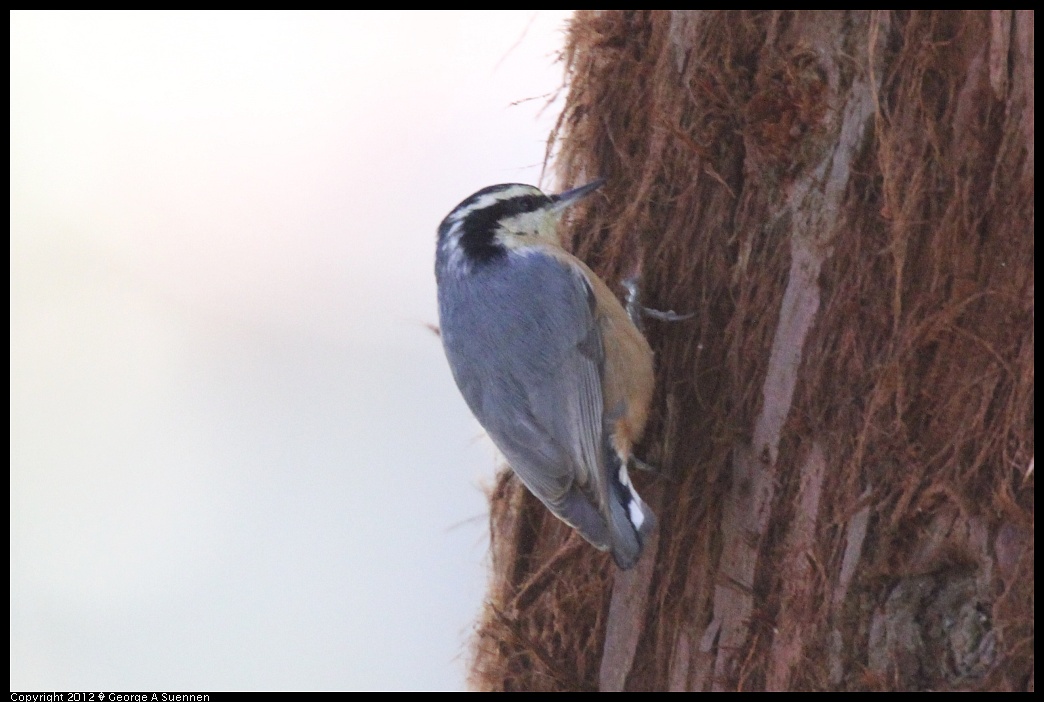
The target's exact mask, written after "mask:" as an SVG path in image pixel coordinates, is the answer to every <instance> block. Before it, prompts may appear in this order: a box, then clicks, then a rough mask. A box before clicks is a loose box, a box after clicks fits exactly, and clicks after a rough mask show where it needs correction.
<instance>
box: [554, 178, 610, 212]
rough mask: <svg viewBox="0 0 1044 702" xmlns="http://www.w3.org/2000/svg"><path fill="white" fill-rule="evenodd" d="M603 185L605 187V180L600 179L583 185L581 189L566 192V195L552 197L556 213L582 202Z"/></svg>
mask: <svg viewBox="0 0 1044 702" xmlns="http://www.w3.org/2000/svg"><path fill="white" fill-rule="evenodd" d="M603 185H605V178H599V179H598V180H596V181H593V182H590V183H588V184H587V185H581V186H580V187H579V188H573V189H572V190H566V191H565V192H564V193H560V194H558V195H552V196H551V199H552V200H554V201H555V204H554V210H555V212H561V211H562V210H564V209H565V208H567V207H569V206H570V205H573V204H576V202H577V201H578V200H580V198H582V197H584V196H585V195H590V194H591V193H593V192H594V191H595V190H598V188H600V187H602V186H603Z"/></svg>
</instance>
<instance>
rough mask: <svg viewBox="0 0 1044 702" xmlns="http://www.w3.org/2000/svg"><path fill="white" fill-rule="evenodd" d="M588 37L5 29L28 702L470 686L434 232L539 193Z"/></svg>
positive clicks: (56, 24) (342, 16)
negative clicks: (551, 139) (568, 70)
mask: <svg viewBox="0 0 1044 702" xmlns="http://www.w3.org/2000/svg"><path fill="white" fill-rule="evenodd" d="M566 17H567V14H566V13H564V12H556V13H540V14H534V13H533V12H531V11H525V12H490V13H469V14H447V13H437V14H425V13H406V14H399V13H376V14H367V13H349V12H346V13H320V14H301V13H290V14H282V13H272V14H269V13H265V14H249V13H203V14H196V13H187V14H182V13H178V14H168V13H157V12H144V13H37V12H15V13H13V14H12V15H11V415H12V419H11V688H12V689H14V690H26V689H29V690H88V691H101V690H105V691H113V690H117V691H118V690H163V689H167V690H223V689H258V690H263V689H289V688H294V689H450V690H452V689H460V688H462V687H463V686H464V670H465V661H466V650H467V648H466V642H467V639H468V636H469V635H470V632H471V627H472V625H473V622H474V619H475V615H476V614H477V612H478V608H479V605H480V602H481V598H482V595H483V591H484V587H485V581H486V570H485V569H486V565H487V561H486V546H487V543H486V539H487V509H486V502H485V497H484V494H483V491H482V490H483V486H484V485H488V484H490V483H491V481H492V475H493V472H494V465H495V461H494V452H493V449H492V445H491V444H489V443H488V441H486V440H484V439H482V438H481V432H480V429H479V427H478V425H477V423H476V422H475V421H474V420H473V419H472V418H471V417H470V415H469V414H468V412H467V408H466V407H465V405H464V403H463V401H462V400H461V399H460V397H459V395H458V394H457V391H456V388H455V387H454V386H453V382H452V379H451V377H450V374H449V372H448V368H447V366H446V362H445V359H444V357H443V355H442V349H441V346H440V345H439V342H438V339H437V338H436V337H435V336H434V335H433V334H432V333H431V332H430V331H429V330H428V328H427V327H426V325H427V324H433V323H436V322H437V315H436V307H435V282H434V277H433V273H432V265H433V255H434V236H435V227H436V226H437V224H438V222H439V220H441V218H442V217H443V216H444V215H445V214H446V212H448V211H449V210H450V209H451V208H452V207H453V206H454V205H455V204H456V203H457V202H459V201H460V200H462V199H463V198H464V197H466V196H467V195H469V194H470V193H471V192H473V191H474V190H477V189H478V188H480V187H483V186H485V185H489V184H492V183H497V182H507V181H522V182H531V183H538V182H539V178H540V172H541V168H540V166H541V161H542V159H543V155H544V149H545V139H546V137H547V134H548V132H549V130H550V127H551V125H552V124H553V122H554V119H555V117H556V116H557V110H558V104H556V105H554V106H552V107H550V108H545V105H546V104H547V100H548V98H549V94H550V93H552V92H554V91H555V90H556V88H558V86H559V85H560V83H561V80H562V72H561V65H560V64H556V63H555V58H556V54H555V52H556V51H557V49H558V48H560V46H561V44H562V41H563V36H564V34H563V32H564V26H565V25H564V22H565V19H566ZM527 98H533V99H530V100H527ZM516 101H523V102H521V103H519V104H517V105H514V106H512V103H514V102H516ZM542 108H544V109H543V111H542V112H541V110H542ZM543 185H545V186H552V185H554V184H553V183H549V182H547V179H545V182H544V183H543Z"/></svg>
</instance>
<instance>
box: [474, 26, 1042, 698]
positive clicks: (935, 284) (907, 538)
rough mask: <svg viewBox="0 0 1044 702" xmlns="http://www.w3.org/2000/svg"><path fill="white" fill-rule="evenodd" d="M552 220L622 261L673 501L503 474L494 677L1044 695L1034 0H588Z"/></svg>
mask: <svg viewBox="0 0 1044 702" xmlns="http://www.w3.org/2000/svg"><path fill="white" fill-rule="evenodd" d="M564 60H565V64H566V68H567V75H568V80H569V94H568V99H567V103H566V107H565V110H564V112H563V113H562V116H561V119H560V122H559V127H558V130H557V135H556V136H557V140H558V141H557V144H558V153H557V155H556V167H557V169H558V174H559V176H560V178H561V180H562V185H563V186H565V185H574V184H579V183H581V182H584V181H588V180H591V179H593V178H594V177H596V176H602V177H605V178H607V179H608V184H607V186H606V187H605V188H604V189H603V192H604V195H605V197H604V198H603V199H602V200H600V201H598V202H593V203H592V205H591V206H590V207H588V208H586V210H585V212H584V213H582V214H579V216H578V217H577V219H576V220H575V221H573V222H572V225H571V227H570V230H569V241H570V242H571V245H572V248H573V250H574V251H575V252H576V253H577V255H578V256H580V258H582V259H584V260H585V261H587V262H588V263H589V264H590V265H591V266H592V267H593V268H594V269H595V270H596V271H597V272H599V273H600V274H601V275H602V276H603V277H604V278H605V280H607V281H610V283H611V284H614V281H619V280H621V279H623V278H626V277H628V276H629V275H630V274H632V273H633V272H635V271H639V272H640V277H641V282H642V287H643V292H644V297H645V303H646V304H647V305H648V306H650V307H656V308H659V309H672V310H676V311H678V312H690V311H691V312H695V317H694V318H693V319H692V320H690V321H683V322H660V321H655V320H650V321H649V322H648V323H647V330H646V331H647V333H648V336H649V339H650V342H651V343H652V345H653V348H654V350H655V351H656V355H657V383H658V386H657V395H656V400H655V401H654V408H655V412H654V416H653V419H652V420H651V421H650V425H649V427H648V429H647V432H646V439H645V441H644V443H643V444H642V446H641V447H640V449H641V454H642V455H643V456H644V458H645V460H646V461H647V462H648V463H650V464H653V465H655V466H657V467H658V468H659V472H658V473H656V474H653V475H638V476H633V477H634V479H635V482H636V485H637V487H638V490H639V492H641V493H642V494H643V496H645V497H646V501H647V502H648V503H649V504H650V506H651V507H652V508H653V509H654V511H656V512H657V514H658V516H659V524H660V526H659V530H658V532H657V534H656V535H655V536H654V538H653V539H652V542H651V543H649V544H647V549H646V553H645V555H644V556H643V558H642V561H641V562H640V563H639V565H638V567H637V568H636V569H635V570H633V571H630V572H626V573H624V572H621V571H618V570H617V569H616V568H615V567H614V566H613V565H612V563H611V559H610V558H609V557H608V556H606V555H605V554H601V553H599V552H597V551H595V550H594V549H592V548H590V547H589V546H588V545H587V544H586V543H584V542H583V541H582V540H581V539H580V538H579V537H578V536H577V535H575V534H574V533H572V531H571V530H570V529H569V528H568V527H566V526H565V525H563V524H561V523H559V522H558V521H557V520H555V519H554V518H553V517H552V516H551V515H550V514H549V513H548V512H547V511H546V510H545V509H544V508H543V507H542V506H541V505H540V504H539V503H538V502H537V501H536V500H535V499H533V498H532V497H531V496H530V495H529V494H528V493H527V492H526V491H525V490H524V488H523V487H522V486H521V485H520V484H519V483H518V481H517V480H516V479H514V478H513V477H511V475H510V473H504V474H503V475H502V477H501V478H500V480H499V482H498V485H497V487H496V489H495V491H494V494H493V495H492V499H491V501H492V505H491V510H492V520H491V522H492V523H491V528H492V548H493V574H492V579H491V585H490V592H489V598H488V602H487V605H486V609H485V612H484V614H483V616H482V620H481V621H480V623H479V627H478V631H477V634H476V637H475V644H474V646H475V650H474V661H473V666H472V684H473V685H474V686H475V687H478V688H481V689H500V690H512V689H525V690H564V689H631V690H662V689H672V690H736V689H743V690H766V689H771V690H796V689H803V690H808V689H816V690H822V689H904V690H912V689H935V690H938V689H969V688H972V689H991V690H1000V689H1017V690H1024V689H1032V688H1033V545H1034V539H1033V483H1034V474H1033V313H1034V307H1033V253H1034V249H1033V193H1034V187H1033V13H1032V12H1028V11H1027V12H1023V11H1002V10H995V11H987V12H943V11H939V12H862V11H852V12H739V11H729V12H710V11H697V12H600V13H597V12H581V13H579V14H578V15H577V16H576V18H575V19H574V21H573V23H572V25H571V27H570V32H569V36H568V39H567V45H566V49H565V52H564Z"/></svg>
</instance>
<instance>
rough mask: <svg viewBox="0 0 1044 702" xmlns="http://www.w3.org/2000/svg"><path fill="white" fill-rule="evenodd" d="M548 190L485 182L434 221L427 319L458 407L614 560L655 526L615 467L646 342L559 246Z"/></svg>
mask: <svg viewBox="0 0 1044 702" xmlns="http://www.w3.org/2000/svg"><path fill="white" fill-rule="evenodd" d="M603 183H604V180H602V179H599V180H596V181H594V182H592V183H588V184H586V185H583V186H581V187H578V188H574V189H571V190H568V191H566V192H562V193H560V194H557V195H546V194H544V193H543V192H542V191H541V190H540V189H538V188H536V187H535V186H532V185H527V184H523V183H503V184H499V185H491V186H489V187H486V188H483V189H481V190H479V191H478V192H476V193H474V194H473V195H471V196H470V197H467V198H465V199H464V200H463V201H462V202H461V203H460V204H459V205H457V206H456V207H455V208H454V209H453V210H452V211H451V212H450V213H449V214H448V215H447V216H446V217H445V218H444V219H443V220H442V222H441V223H440V224H439V227H438V236H437V243H436V254H435V277H436V283H437V288H438V309H439V328H440V336H441V339H442V343H443V347H444V350H445V352H446V358H447V360H448V361H449V366H450V369H451V371H452V374H453V378H454V380H455V381H456V384H457V387H458V388H459V389H460V392H461V394H462V395H463V396H464V400H465V402H466V403H467V405H468V407H469V408H470V409H471V411H472V413H473V414H474V415H475V418H476V419H477V420H478V422H479V424H481V425H482V427H483V429H484V430H485V431H486V433H487V434H488V435H489V437H490V438H491V439H492V441H493V443H494V444H495V445H496V447H497V448H498V449H499V451H500V452H501V453H502V454H503V455H504V457H505V458H506V459H507V462H508V464H509V465H510V466H511V468H512V470H513V471H514V472H515V474H516V475H517V476H518V477H519V479H520V480H521V481H522V483H523V484H524V485H525V486H526V487H527V488H528V489H529V491H530V492H531V493H532V494H533V495H535V496H536V497H537V498H538V499H539V500H540V501H541V502H542V503H543V504H544V505H545V506H546V507H547V508H548V509H549V510H550V511H551V512H552V513H553V514H554V515H555V516H556V517H558V518H559V519H561V520H562V521H564V522H565V523H567V524H569V525H570V526H571V527H573V528H574V529H575V530H576V531H577V532H579V534H580V535H581V536H582V537H583V538H584V539H586V540H587V541H588V542H590V543H591V544H592V545H593V546H595V547H596V548H597V549H599V550H601V551H610V552H611V553H612V556H613V559H614V561H615V562H616V565H617V566H618V567H619V568H621V569H623V570H627V569H630V568H633V567H634V566H635V565H636V564H637V562H638V560H639V558H640V556H641V552H642V546H643V544H644V542H645V541H646V540H647V539H648V537H649V535H650V534H651V533H652V532H653V530H654V529H655V528H656V517H655V515H654V514H653V512H652V510H650V509H649V507H648V506H647V505H646V504H645V502H643V501H642V498H641V497H640V496H639V495H638V492H637V491H636V490H635V488H634V485H633V484H632V483H631V480H630V476H629V473H628V467H629V466H635V465H637V466H644V464H642V463H640V462H638V461H637V459H636V458H635V457H634V455H633V448H634V445H635V444H636V443H637V442H638V441H639V440H640V439H641V436H642V432H643V430H644V428H645V424H646V422H647V420H648V417H649V407H650V404H651V402H652V396H653V388H654V384H655V383H654V361H653V352H652V349H651V348H650V346H649V343H648V341H647V340H646V339H645V337H644V336H643V334H642V332H641V331H640V330H639V328H638V325H637V324H636V322H635V321H632V319H631V317H630V316H628V312H627V311H626V310H625V309H624V307H623V305H622V304H621V303H620V301H619V300H618V299H617V298H616V296H615V295H613V293H612V291H611V290H610V289H609V286H608V285H606V283H605V282H604V281H603V280H602V279H601V278H599V277H598V275H596V274H595V273H594V271H592V270H591V269H590V268H589V267H588V266H587V265H586V264H585V263H584V262H583V261H581V260H580V259H578V258H577V257H576V256H574V255H572V254H571V253H569V252H567V251H566V250H565V249H564V248H563V247H562V242H561V238H560V234H559V224H560V220H561V217H562V214H563V212H564V211H565V210H566V209H568V208H569V207H571V206H572V205H575V204H576V203H577V202H578V201H580V200H581V199H583V198H584V197H585V196H587V195H589V194H591V193H592V192H594V191H595V190H597V189H598V188H599V187H600V186H601V185H603Z"/></svg>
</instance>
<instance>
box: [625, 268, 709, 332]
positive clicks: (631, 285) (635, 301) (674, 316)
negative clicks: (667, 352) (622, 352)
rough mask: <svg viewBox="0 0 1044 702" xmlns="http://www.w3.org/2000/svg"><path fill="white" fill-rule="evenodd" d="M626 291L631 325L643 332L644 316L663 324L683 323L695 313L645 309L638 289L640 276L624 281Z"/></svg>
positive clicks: (633, 276)
mask: <svg viewBox="0 0 1044 702" xmlns="http://www.w3.org/2000/svg"><path fill="white" fill-rule="evenodd" d="M623 286H624V289H625V290H627V316H628V317H630V318H631V323H632V324H634V326H636V327H638V330H639V331H642V316H643V315H644V316H646V317H652V318H653V319H658V320H660V321H661V322H681V321H683V320H686V319H690V318H691V317H692V316H693V314H694V313H692V312H690V313H689V314H678V313H677V312H675V311H674V310H667V311H662V310H654V309H653V308H651V307H645V306H644V305H642V293H641V290H640V289H639V287H638V276H637V275H632V276H631V277H629V278H624V280H623Z"/></svg>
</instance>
